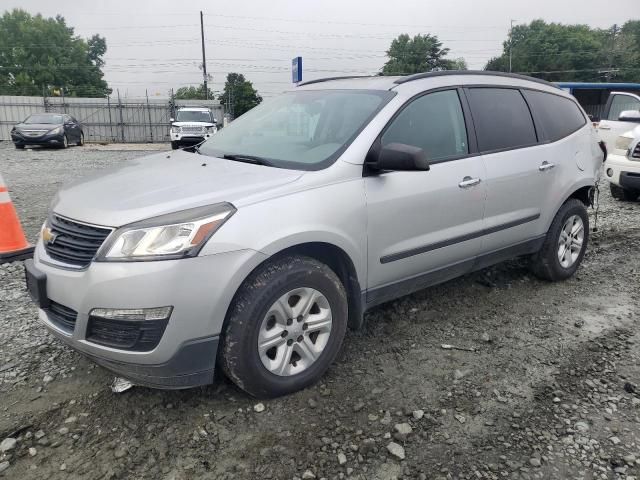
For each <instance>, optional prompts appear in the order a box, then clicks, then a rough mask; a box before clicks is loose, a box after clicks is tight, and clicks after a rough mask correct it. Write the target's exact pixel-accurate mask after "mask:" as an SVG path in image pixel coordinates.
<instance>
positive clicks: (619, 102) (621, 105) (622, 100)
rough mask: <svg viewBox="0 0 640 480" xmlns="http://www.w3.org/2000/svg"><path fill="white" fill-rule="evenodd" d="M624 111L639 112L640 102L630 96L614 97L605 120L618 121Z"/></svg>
mask: <svg viewBox="0 0 640 480" xmlns="http://www.w3.org/2000/svg"><path fill="white" fill-rule="evenodd" d="M625 110H636V111H638V110H640V100H638V99H637V98H635V97H632V96H630V95H614V96H613V100H612V101H611V108H610V109H609V117H607V120H618V118H619V117H620V114H621V113H622V112H624V111H625Z"/></svg>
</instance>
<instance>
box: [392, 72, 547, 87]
mask: <svg viewBox="0 0 640 480" xmlns="http://www.w3.org/2000/svg"><path fill="white" fill-rule="evenodd" d="M448 75H451V76H453V75H487V76H490V77H491V76H493V77H509V78H517V79H518V80H528V81H529V82H536V83H541V84H543V85H547V86H550V87H555V88H558V86H557V85H554V84H553V83H551V82H547V81H546V80H542V79H540V78H535V77H528V76H527V75H520V74H519V73H508V72H494V71H490V70H442V71H439V72H424V73H415V74H413V75H409V76H406V77H402V78H398V79H397V80H396V81H395V82H393V83H395V84H396V85H402V84H403V83H407V82H412V81H413V80H420V79H422V78H432V77H444V76H448Z"/></svg>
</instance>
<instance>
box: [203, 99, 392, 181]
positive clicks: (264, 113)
mask: <svg viewBox="0 0 640 480" xmlns="http://www.w3.org/2000/svg"><path fill="white" fill-rule="evenodd" d="M393 95H394V94H393V93H392V92H389V91H386V90H385V91H378V90H303V91H296V92H291V93H286V94H283V95H280V96H278V97H275V98H272V99H269V100H267V101H265V102H263V103H261V104H260V105H258V106H257V107H255V108H253V109H252V110H250V111H248V112H247V113H245V114H244V115H242V116H241V117H239V118H237V119H236V120H234V121H233V122H231V123H230V124H229V125H228V126H226V127H225V128H223V129H222V130H220V131H219V132H218V133H217V134H216V135H214V136H213V137H211V138H210V139H209V140H207V141H206V142H205V143H204V144H202V145H201V146H200V148H199V151H200V153H203V154H205V155H211V156H216V157H224V156H240V157H241V156H246V157H248V156H251V157H259V158H260V159H263V160H265V161H266V162H267V163H268V164H269V165H272V166H275V167H280V168H292V169H299V170H318V169H320V168H323V167H324V166H325V165H328V164H329V163H330V162H332V161H333V160H334V159H335V158H337V156H338V155H340V154H341V153H342V152H343V151H344V150H345V149H346V148H347V147H348V146H349V144H350V143H351V142H352V141H353V139H354V138H355V136H356V135H357V134H358V133H359V132H360V131H361V130H362V129H363V128H364V127H365V126H366V125H367V123H368V122H369V121H370V120H371V119H372V118H373V116H374V115H375V114H376V113H377V112H378V110H379V109H380V108H382V106H384V104H385V103H386V102H387V101H388V100H389V99H390V98H391V97H393Z"/></svg>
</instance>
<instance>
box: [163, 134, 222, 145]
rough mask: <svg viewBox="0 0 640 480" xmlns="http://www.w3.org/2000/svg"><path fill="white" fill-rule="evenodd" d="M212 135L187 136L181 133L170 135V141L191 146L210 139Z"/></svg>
mask: <svg viewBox="0 0 640 480" xmlns="http://www.w3.org/2000/svg"><path fill="white" fill-rule="evenodd" d="M212 135H213V133H205V134H202V135H187V134H182V133H172V134H171V141H172V142H175V143H179V144H190V145H193V144H195V143H200V142H203V141H204V140H208V139H209V138H211V136H212Z"/></svg>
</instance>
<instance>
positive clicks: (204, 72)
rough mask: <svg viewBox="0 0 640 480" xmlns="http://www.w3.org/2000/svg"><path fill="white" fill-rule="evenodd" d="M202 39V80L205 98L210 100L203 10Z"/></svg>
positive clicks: (201, 20)
mask: <svg viewBox="0 0 640 480" xmlns="http://www.w3.org/2000/svg"><path fill="white" fill-rule="evenodd" d="M200 37H201V39H202V78H203V82H202V83H203V84H204V98H205V100H209V89H208V88H207V58H206V56H205V54H204V20H203V18H202V10H200Z"/></svg>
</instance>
